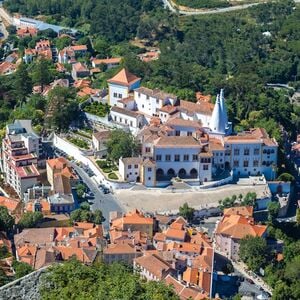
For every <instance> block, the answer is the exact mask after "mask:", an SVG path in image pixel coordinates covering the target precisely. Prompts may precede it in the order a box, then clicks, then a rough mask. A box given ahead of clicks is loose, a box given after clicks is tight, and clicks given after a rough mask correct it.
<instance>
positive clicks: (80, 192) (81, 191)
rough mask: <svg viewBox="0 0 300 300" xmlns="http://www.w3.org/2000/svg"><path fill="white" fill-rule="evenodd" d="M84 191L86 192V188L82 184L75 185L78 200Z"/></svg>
mask: <svg viewBox="0 0 300 300" xmlns="http://www.w3.org/2000/svg"><path fill="white" fill-rule="evenodd" d="M85 190H86V187H85V185H84V184H82V183H79V184H77V186H76V191H77V195H78V197H79V198H82V197H83V195H84V193H85Z"/></svg>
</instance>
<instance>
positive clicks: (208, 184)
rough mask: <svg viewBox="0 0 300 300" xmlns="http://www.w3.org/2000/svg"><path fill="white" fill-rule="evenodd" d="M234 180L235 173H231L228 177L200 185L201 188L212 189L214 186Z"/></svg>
mask: <svg viewBox="0 0 300 300" xmlns="http://www.w3.org/2000/svg"><path fill="white" fill-rule="evenodd" d="M232 181H233V174H232V173H231V175H230V176H229V177H227V178H224V179H221V180H219V181H213V182H211V183H207V184H206V183H205V184H204V185H200V189H210V188H213V187H218V186H221V185H225V184H228V183H231V182H232Z"/></svg>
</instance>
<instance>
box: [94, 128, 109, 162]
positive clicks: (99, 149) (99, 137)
mask: <svg viewBox="0 0 300 300" xmlns="http://www.w3.org/2000/svg"><path fill="white" fill-rule="evenodd" d="M109 136H110V131H109V130H105V129H103V130H100V131H97V132H94V133H93V135H92V142H93V148H94V151H95V155H96V156H97V157H100V158H103V157H105V156H106V155H107V147H106V143H107V141H108V140H109Z"/></svg>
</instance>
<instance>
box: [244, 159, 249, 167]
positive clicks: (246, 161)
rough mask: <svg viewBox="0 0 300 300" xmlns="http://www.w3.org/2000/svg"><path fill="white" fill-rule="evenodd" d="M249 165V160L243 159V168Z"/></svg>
mask: <svg viewBox="0 0 300 300" xmlns="http://www.w3.org/2000/svg"><path fill="white" fill-rule="evenodd" d="M248 166H249V161H248V160H244V168H248Z"/></svg>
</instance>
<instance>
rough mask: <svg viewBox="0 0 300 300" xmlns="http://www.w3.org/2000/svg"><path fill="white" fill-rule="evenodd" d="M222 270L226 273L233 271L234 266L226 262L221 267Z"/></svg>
mask: <svg viewBox="0 0 300 300" xmlns="http://www.w3.org/2000/svg"><path fill="white" fill-rule="evenodd" d="M222 272H223V273H224V274H226V275H228V274H230V273H233V272H234V268H233V265H232V263H231V262H228V263H226V264H225V265H224V266H223V267H222Z"/></svg>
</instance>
